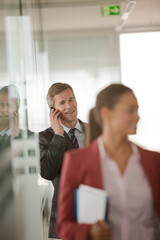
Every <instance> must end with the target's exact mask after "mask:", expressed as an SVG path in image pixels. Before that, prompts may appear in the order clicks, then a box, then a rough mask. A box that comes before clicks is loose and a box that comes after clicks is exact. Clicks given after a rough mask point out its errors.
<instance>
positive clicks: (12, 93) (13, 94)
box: [0, 85, 20, 110]
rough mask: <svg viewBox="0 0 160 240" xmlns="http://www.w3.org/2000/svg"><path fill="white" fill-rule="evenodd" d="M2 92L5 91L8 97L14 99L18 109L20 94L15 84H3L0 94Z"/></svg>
mask: <svg viewBox="0 0 160 240" xmlns="http://www.w3.org/2000/svg"><path fill="white" fill-rule="evenodd" d="M2 93H7V94H8V97H9V98H15V99H16V106H17V110H18V109H19V106H20V96H19V93H18V90H17V87H16V86H15V85H8V86H4V87H2V88H1V89H0V94H2Z"/></svg>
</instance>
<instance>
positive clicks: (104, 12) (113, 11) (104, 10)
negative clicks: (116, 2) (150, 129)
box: [101, 6, 120, 16]
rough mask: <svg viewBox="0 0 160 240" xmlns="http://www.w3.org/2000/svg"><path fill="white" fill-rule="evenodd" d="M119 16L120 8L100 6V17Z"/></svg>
mask: <svg viewBox="0 0 160 240" xmlns="http://www.w3.org/2000/svg"><path fill="white" fill-rule="evenodd" d="M111 15H120V6H102V7H101V16H111Z"/></svg>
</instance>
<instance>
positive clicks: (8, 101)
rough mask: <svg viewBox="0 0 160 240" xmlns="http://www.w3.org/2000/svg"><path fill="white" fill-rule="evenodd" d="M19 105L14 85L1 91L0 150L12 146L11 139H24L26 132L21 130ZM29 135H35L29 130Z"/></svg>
mask: <svg viewBox="0 0 160 240" xmlns="http://www.w3.org/2000/svg"><path fill="white" fill-rule="evenodd" d="M19 105H20V97H19V94H18V91H17V89H16V87H15V86H14V85H8V86H4V87H2V88H1V89H0V150H2V149H4V148H6V147H8V146H9V145H10V139H12V138H22V137H23V131H24V130H22V129H20V128H19V114H18V109H19ZM27 133H28V136H30V135H32V134H33V133H32V132H30V131H29V130H28V132H27Z"/></svg>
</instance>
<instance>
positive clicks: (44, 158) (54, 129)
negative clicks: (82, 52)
mask: <svg viewBox="0 0 160 240" xmlns="http://www.w3.org/2000/svg"><path fill="white" fill-rule="evenodd" d="M47 103H48V106H49V107H50V123H51V127H49V128H47V129H46V130H44V131H42V132H40V133H39V143H40V165H41V176H42V177H43V178H45V179H47V180H51V181H52V183H53V187H54V196H53V200H52V210H51V218H50V226H49V238H54V239H58V238H59V237H58V236H57V234H56V232H55V224H56V219H57V198H58V192H59V180H60V173H61V168H62V164H63V156H64V153H65V152H66V151H68V150H71V149H74V148H77V147H83V146H84V134H85V124H84V123H83V122H82V121H81V120H79V119H78V118H77V101H76V98H75V95H74V92H73V89H72V87H71V86H70V85H68V84H66V83H55V84H53V85H52V86H51V87H50V88H49V90H48V94H47Z"/></svg>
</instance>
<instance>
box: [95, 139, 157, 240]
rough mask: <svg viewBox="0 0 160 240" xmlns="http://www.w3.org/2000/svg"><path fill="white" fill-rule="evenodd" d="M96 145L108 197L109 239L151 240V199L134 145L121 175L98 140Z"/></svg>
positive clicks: (152, 235)
mask: <svg viewBox="0 0 160 240" xmlns="http://www.w3.org/2000/svg"><path fill="white" fill-rule="evenodd" d="M98 145H99V150H100V159H101V170H102V179H103V186H104V189H105V190H106V191H107V192H108V193H109V195H110V209H109V219H110V222H111V227H112V234H113V235H112V240H154V239H155V237H154V236H155V231H156V223H155V218H154V204H153V196H152V193H151V187H150V185H149V182H148V179H147V177H146V175H145V173H144V170H143V168H142V166H141V163H140V154H139V150H138V148H137V146H136V145H134V144H131V145H132V150H133V154H132V155H131V156H130V158H129V160H128V164H127V166H126V169H125V172H124V174H123V175H122V174H121V173H120V171H119V168H118V165H117V164H116V162H115V161H114V160H112V159H110V158H109V156H108V155H107V153H106V151H105V149H104V145H103V142H102V138H101V137H99V139H98Z"/></svg>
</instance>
